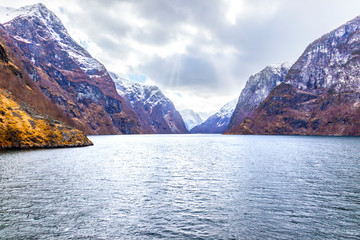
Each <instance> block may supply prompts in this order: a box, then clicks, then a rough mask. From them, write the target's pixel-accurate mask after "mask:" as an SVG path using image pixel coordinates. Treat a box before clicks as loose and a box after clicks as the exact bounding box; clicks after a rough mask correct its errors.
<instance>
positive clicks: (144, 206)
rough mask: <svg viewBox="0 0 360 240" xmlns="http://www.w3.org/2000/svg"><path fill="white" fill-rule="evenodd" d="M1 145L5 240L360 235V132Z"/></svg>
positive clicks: (0, 230)
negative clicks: (4, 147) (51, 145)
mask: <svg viewBox="0 0 360 240" xmlns="http://www.w3.org/2000/svg"><path fill="white" fill-rule="evenodd" d="M90 138H91V140H92V141H93V142H94V144H95V145H94V146H92V147H85V148H71V149H45V150H31V151H5V152H1V153H0V193H1V194H0V239H8V238H10V239H23V238H24V239H33V238H34V239H73V238H76V239H78V238H79V239H158V238H164V239H169V238H170V239H171V238H173V239H265V238H266V239H359V238H360V188H359V186H360V139H359V138H352V137H298V136H221V135H137V136H93V137H90Z"/></svg>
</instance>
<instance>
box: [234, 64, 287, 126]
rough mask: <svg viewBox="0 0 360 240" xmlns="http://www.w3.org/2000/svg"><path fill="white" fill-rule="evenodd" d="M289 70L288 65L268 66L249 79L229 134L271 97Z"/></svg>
mask: <svg viewBox="0 0 360 240" xmlns="http://www.w3.org/2000/svg"><path fill="white" fill-rule="evenodd" d="M289 68H290V66H289V65H288V64H287V63H283V64H281V65H279V66H267V67H265V68H264V69H263V70H261V71H260V72H258V73H256V74H254V75H252V76H250V77H249V79H248V81H247V82H246V85H245V88H244V89H243V90H242V91H241V94H240V96H239V99H238V102H237V105H236V108H235V110H234V113H233V115H232V116H231V119H230V123H229V125H228V128H227V132H231V131H232V128H233V127H234V126H237V125H239V124H240V123H241V122H242V121H243V120H244V119H245V118H246V117H247V116H249V115H251V114H252V113H253V111H254V110H255V109H256V108H257V107H258V106H259V104H260V103H261V102H262V101H263V100H264V99H265V98H266V97H267V96H268V95H269V93H270V91H271V90H273V89H274V88H275V87H276V86H278V85H279V84H280V83H281V82H283V81H284V79H285V76H286V74H287V72H288V71H289Z"/></svg>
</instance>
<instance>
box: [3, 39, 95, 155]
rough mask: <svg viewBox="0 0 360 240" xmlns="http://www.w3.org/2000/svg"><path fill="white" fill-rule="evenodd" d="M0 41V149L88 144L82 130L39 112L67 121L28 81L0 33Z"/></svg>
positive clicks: (19, 63)
mask: <svg viewBox="0 0 360 240" xmlns="http://www.w3.org/2000/svg"><path fill="white" fill-rule="evenodd" d="M0 41H1V44H0V149H14V148H34V147H70V146H72V147H75V146H88V145H92V143H91V141H90V140H89V139H88V138H87V137H86V136H85V135H84V133H83V132H81V131H79V130H77V129H74V128H72V127H70V126H69V125H66V124H64V123H63V122H60V121H59V120H55V119H54V118H53V117H50V116H49V115H46V114H44V113H40V112H39V110H45V111H47V112H48V113H49V114H51V115H52V116H56V117H58V119H62V120H65V121H67V122H71V120H70V119H67V118H66V116H64V115H62V113H61V111H60V109H58V108H57V107H56V106H55V105H54V104H53V103H51V102H50V101H49V100H48V99H47V98H46V97H45V95H43V94H42V92H41V90H40V89H39V88H37V86H36V85H34V84H32V81H31V80H30V78H29V76H28V75H27V73H26V72H25V71H24V68H23V65H22V64H21V61H20V60H19V59H16V58H15V57H14V54H12V53H11V52H9V51H8V49H9V48H8V46H9V45H11V39H10V38H9V37H8V38H6V37H5V38H4V37H0ZM9 90H12V91H13V92H14V94H13V93H12V92H10V91H9ZM31 105H33V106H31ZM34 106H36V107H34Z"/></svg>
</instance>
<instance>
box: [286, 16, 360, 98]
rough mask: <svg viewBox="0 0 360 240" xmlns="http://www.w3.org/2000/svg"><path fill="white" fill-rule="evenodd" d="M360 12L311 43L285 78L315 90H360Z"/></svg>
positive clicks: (295, 84) (317, 91)
mask: <svg viewBox="0 0 360 240" xmlns="http://www.w3.org/2000/svg"><path fill="white" fill-rule="evenodd" d="M359 48H360V16H359V17H357V18H355V19H353V20H351V21H349V22H348V23H346V24H344V25H342V26H340V27H339V28H337V29H335V30H333V31H332V32H330V33H328V34H326V35H324V36H322V37H321V38H319V39H317V40H315V41H314V42H313V43H312V44H310V45H309V46H308V47H307V48H306V50H305V52H304V53H303V54H302V55H301V57H300V58H299V59H298V60H297V61H296V63H295V64H294V65H293V66H292V67H291V69H290V71H289V75H288V76H287V77H286V80H285V82H286V83H289V84H291V85H292V86H294V87H296V88H297V89H300V90H306V91H311V92H313V93H319V92H322V91H323V90H324V89H326V90H328V89H332V90H333V91H335V92H341V91H342V90H346V91H357V92H359V91H360V80H359V79H360V78H359V76H360V69H359V65H358V64H359V55H360V50H359Z"/></svg>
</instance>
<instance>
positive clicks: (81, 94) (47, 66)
mask: <svg viewBox="0 0 360 240" xmlns="http://www.w3.org/2000/svg"><path fill="white" fill-rule="evenodd" d="M1 12H3V16H5V17H3V18H2V19H1V20H2V23H3V24H4V28H5V30H6V31H7V32H8V33H9V34H10V36H11V37H12V38H13V39H14V40H15V41H16V43H17V45H18V46H19V48H20V49H21V50H22V53H23V55H24V57H26V58H27V59H29V60H31V62H24V67H25V69H26V71H27V72H28V73H29V75H30V76H31V78H32V79H33V81H34V82H35V83H36V85H38V86H39V87H40V88H41V90H42V92H43V93H45V94H46V95H47V97H48V98H49V99H51V100H52V101H53V102H55V103H56V104H57V105H58V106H59V107H61V108H62V109H63V111H65V112H66V114H67V116H68V117H70V118H71V119H72V121H73V122H74V126H76V127H77V128H79V129H82V130H84V131H85V132H86V133H88V134H119V133H125V134H128V133H141V132H142V131H143V129H142V128H141V124H140V121H139V119H138V117H137V115H136V113H135V112H134V111H133V110H132V109H130V108H128V107H127V105H126V104H123V102H124V100H123V99H122V98H121V97H120V96H119V95H118V93H117V92H116V88H115V84H114V83H113V81H112V79H111V77H110V76H109V74H108V72H107V70H106V69H105V67H104V66H103V65H102V64H101V63H99V62H98V61H97V60H95V59H94V58H92V57H91V55H90V54H89V53H88V52H87V51H86V50H85V49H83V48H82V47H81V46H80V45H78V44H77V43H76V42H75V41H74V40H73V39H72V38H71V37H70V35H69V34H68V32H67V30H66V29H65V27H64V26H63V25H62V23H61V21H60V20H59V19H58V18H57V17H56V16H55V15H54V14H53V13H52V12H51V11H49V10H48V9H47V8H46V7H45V6H44V5H43V4H36V5H33V6H27V7H23V8H20V9H10V8H2V9H1Z"/></svg>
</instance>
